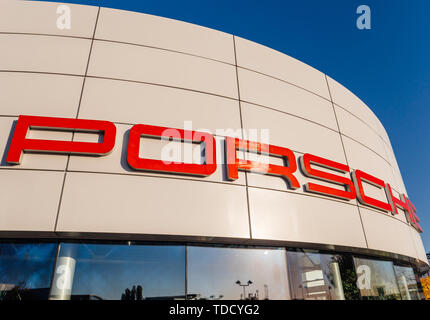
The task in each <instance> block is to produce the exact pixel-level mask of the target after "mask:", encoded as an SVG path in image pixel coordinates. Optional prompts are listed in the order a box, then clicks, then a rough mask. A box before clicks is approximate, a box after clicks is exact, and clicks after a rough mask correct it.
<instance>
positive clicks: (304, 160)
mask: <svg viewBox="0 0 430 320" xmlns="http://www.w3.org/2000/svg"><path fill="white" fill-rule="evenodd" d="M311 164H315V165H317V166H320V167H324V168H327V169H330V170H334V171H338V172H341V173H347V172H348V173H349V166H347V165H346V164H342V163H339V162H335V161H331V160H328V159H325V158H321V157H317V156H314V155H312V154H309V153H306V154H304V155H303V156H302V157H300V167H301V168H302V170H303V173H304V174H305V175H306V176H308V177H310V178H314V179H319V180H322V181H327V182H331V183H335V184H338V185H341V186H343V187H344V188H345V190H339V189H335V188H331V187H327V186H323V185H320V184H316V183H312V182H309V183H307V184H305V190H306V191H308V192H313V193H319V194H323V195H327V196H332V197H336V198H340V199H345V200H351V199H355V198H356V195H355V188H354V184H353V183H352V181H351V179H348V178H346V177H342V176H339V175H335V174H332V173H328V172H324V171H321V170H317V169H314V168H312V167H311Z"/></svg>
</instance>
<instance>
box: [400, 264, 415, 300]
mask: <svg viewBox="0 0 430 320" xmlns="http://www.w3.org/2000/svg"><path fill="white" fill-rule="evenodd" d="M394 273H395V274H396V279H397V283H398V285H399V289H400V294H401V296H402V299H403V300H419V299H420V296H419V293H418V286H417V278H416V277H415V273H414V269H412V268H411V267H404V266H396V265H395V266H394Z"/></svg>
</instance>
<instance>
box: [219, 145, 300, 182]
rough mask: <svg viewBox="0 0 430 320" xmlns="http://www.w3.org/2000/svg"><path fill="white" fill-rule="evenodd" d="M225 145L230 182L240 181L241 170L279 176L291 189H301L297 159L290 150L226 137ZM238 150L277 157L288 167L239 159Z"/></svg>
mask: <svg viewBox="0 0 430 320" xmlns="http://www.w3.org/2000/svg"><path fill="white" fill-rule="evenodd" d="M225 145H226V158H227V178H228V179H229V180H236V179H238V177H239V175H238V171H239V170H241V171H249V172H258V173H263V174H267V175H274V176H279V177H282V178H284V179H285V180H287V182H288V184H289V187H290V188H291V189H297V188H300V183H299V181H298V180H297V178H296V177H295V176H294V172H296V170H297V163H296V157H295V155H294V153H293V152H292V151H291V150H290V149H287V148H282V147H277V146H273V145H267V144H262V143H259V142H252V141H246V140H241V139H238V138H231V137H226V139H225ZM237 150H242V151H247V152H254V153H260V154H264V155H267V156H277V157H280V158H282V159H283V160H284V161H285V162H286V166H279V165H274V164H269V163H261V162H256V161H250V160H243V159H238V158H237Z"/></svg>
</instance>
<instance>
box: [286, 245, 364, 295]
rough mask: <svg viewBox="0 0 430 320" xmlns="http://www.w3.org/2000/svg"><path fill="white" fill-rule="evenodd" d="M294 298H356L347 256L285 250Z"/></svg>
mask: <svg viewBox="0 0 430 320" xmlns="http://www.w3.org/2000/svg"><path fill="white" fill-rule="evenodd" d="M287 257H288V267H289V271H290V279H291V289H292V295H293V298H294V299H306V300H345V299H359V294H358V289H357V287H356V285H355V282H356V277H355V273H354V269H353V266H352V259H351V258H350V257H349V256H343V255H335V254H324V253H319V252H317V251H310V250H303V251H288V253H287Z"/></svg>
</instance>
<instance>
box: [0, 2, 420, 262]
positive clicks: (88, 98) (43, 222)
mask: <svg viewBox="0 0 430 320" xmlns="http://www.w3.org/2000/svg"><path fill="white" fill-rule="evenodd" d="M58 5H59V4H58V3H44V2H21V1H10V2H8V1H7V2H2V3H1V4H0V47H1V48H2V50H0V88H1V94H0V151H1V152H2V162H1V166H0V180H1V181H2V186H3V188H2V192H1V193H0V201H1V203H2V206H1V207H0V230H2V231H3V233H4V234H6V233H7V232H10V231H33V232H34V231H40V232H48V233H52V234H53V235H55V234H56V233H58V234H60V233H61V232H67V233H76V236H77V237H79V234H80V233H81V234H82V233H106V234H110V233H118V234H119V233H122V234H158V235H164V234H169V235H181V236H205V237H220V238H241V239H243V240H244V242H245V241H247V240H249V239H251V238H252V239H267V240H282V241H292V242H306V243H321V244H329V245H341V246H350V247H357V248H369V249H376V250H382V251H387V252H393V253H398V254H402V255H406V256H410V257H413V258H418V259H420V260H421V261H426V256H425V252H424V248H423V244H422V242H421V238H420V235H419V234H418V233H417V232H416V231H415V230H414V229H413V228H412V227H411V226H409V224H408V223H407V221H406V219H405V216H404V215H402V214H399V215H397V216H395V217H393V216H391V215H389V214H386V213H383V212H380V211H378V210H373V209H369V208H367V207H363V206H361V205H360V204H358V202H357V201H355V200H354V201H349V202H348V201H342V200H334V199H332V198H328V197H324V196H316V195H312V194H309V193H304V192H303V191H301V190H295V191H293V190H289V189H288V188H287V186H286V184H285V182H284V181H283V180H281V179H279V178H276V177H269V176H264V175H258V174H253V173H247V174H245V173H239V179H238V180H236V181H234V182H229V181H227V180H226V179H225V177H224V174H223V167H222V166H218V170H217V172H216V173H215V174H213V175H212V176H209V177H207V178H193V177H183V176H168V175H162V174H150V173H139V172H136V171H133V170H131V169H130V168H129V167H128V166H127V164H126V160H125V157H124V155H125V153H124V149H125V148H126V145H127V144H126V143H125V141H126V138H127V134H126V133H127V130H129V129H130V128H131V126H132V125H133V124H137V123H144V124H152V125H158V126H166V127H174V128H182V127H183V125H184V121H192V122H193V128H194V129H198V128H208V129H211V130H215V129H217V128H218V129H222V128H234V129H237V128H241V127H243V129H265V128H269V129H270V142H271V144H274V145H278V146H283V147H287V148H290V149H292V150H293V151H294V152H295V153H296V156H297V157H298V156H300V155H301V154H303V153H312V154H315V155H318V156H322V157H326V158H328V159H331V160H335V161H339V162H342V163H347V164H348V165H349V166H350V167H351V168H354V169H361V170H364V171H366V172H368V173H370V174H373V175H375V176H377V177H378V178H381V179H383V180H384V181H386V182H389V183H390V184H391V185H392V186H393V188H394V189H395V191H397V192H400V193H406V190H405V187H404V184H403V180H402V177H401V174H400V171H399V168H398V165H397V162H396V159H395V156H394V153H393V149H392V147H391V145H390V141H389V138H388V135H387V133H386V131H385V129H384V127H383V126H382V124H381V123H380V121H379V120H378V119H377V117H376V116H375V115H374V114H373V112H372V111H371V110H370V109H369V108H368V107H367V106H366V105H365V104H364V103H363V102H362V101H361V100H360V99H358V98H357V97H356V96H355V95H354V94H352V93H351V92H350V91H348V90H347V89H346V88H344V87H343V86H342V85H340V84H339V83H337V82H336V81H334V80H333V79H331V78H330V77H328V76H326V75H324V74H323V73H321V72H319V71H317V70H315V69H314V68H312V67H310V66H308V65H306V64H303V63H302V62H300V61H297V60H295V59H293V58H291V57H289V56H286V55H284V54H282V53H280V52H277V51H274V50H272V49H269V48H267V47H264V46H261V45H259V44H256V43H253V42H250V41H247V40H245V39H242V38H239V37H233V36H232V35H229V34H225V33H222V32H219V31H215V30H211V29H207V28H203V27H199V26H196V25H192V24H188V23H184V22H180V21H175V20H170V19H166V18H160V17H155V16H151V15H146V14H140V13H133V12H126V11H120V10H112V9H107V8H100V9H99V8H98V7H89V6H78V5H69V7H70V8H71V13H72V27H71V29H70V30H59V29H58V28H57V27H56V19H57V16H58V14H56V9H57V6H58ZM93 35H94V37H93ZM21 114H27V115H40V116H53V117H67V118H75V117H78V118H83V119H98V120H109V121H112V122H114V123H115V125H116V127H117V131H118V132H117V140H116V144H115V148H114V150H113V152H112V153H111V154H110V155H108V156H106V157H102V158H90V157H80V156H65V155H40V154H25V155H24V156H23V161H22V163H21V164H20V165H18V166H10V165H8V164H7V163H6V162H5V155H4V153H5V152H7V143H8V139H10V134H11V132H12V131H11V129H12V126H13V123H14V121H15V120H17V117H18V116H19V115H21ZM31 134H32V137H35V138H39V137H40V138H42V137H47V138H56V139H72V135H71V134H70V133H58V132H37V131H35V132H31ZM74 139H76V140H82V141H84V140H88V141H92V140H91V139H94V136H92V135H89V134H75V135H74ZM223 139H224V138H223V137H222V136H217V143H218V145H217V150H218V153H219V155H218V156H219V157H221V155H222V151H221V149H222V148H221V147H222V141H223ZM147 147H148V148H149V146H147ZM154 148H155V149H154V150H156V146H154ZM299 181H300V182H301V183H302V184H303V183H305V182H306V181H307V179H306V178H304V177H303V176H299ZM381 192H382V191H381ZM375 196H376V197H383V194H382V193H380V194H375Z"/></svg>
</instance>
